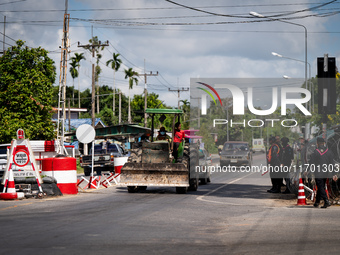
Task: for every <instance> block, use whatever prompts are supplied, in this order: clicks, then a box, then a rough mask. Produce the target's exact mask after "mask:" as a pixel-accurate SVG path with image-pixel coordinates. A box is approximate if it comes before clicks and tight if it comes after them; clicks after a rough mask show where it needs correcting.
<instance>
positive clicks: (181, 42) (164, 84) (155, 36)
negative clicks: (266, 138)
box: [0, 0, 340, 106]
mask: <svg viewBox="0 0 340 255" xmlns="http://www.w3.org/2000/svg"><path fill="white" fill-rule="evenodd" d="M252 11H253V12H257V13H260V14H262V15H264V16H267V17H270V18H258V17H254V16H252V15H250V14H249V13H250V12H252ZM339 12H340V2H338V1H336V0H333V1H331V0H299V1H296V0H295V1H293V0H277V1H272V0H257V1H250V0H242V1H235V0H234V1H232V0H214V1H203V0H196V1H193V0H175V1H165V0H115V1H113V0H101V1H93V0H78V1H76V0H69V1H68V13H69V14H70V31H69V39H70V53H69V57H72V56H73V55H74V53H76V52H78V53H82V52H83V53H85V56H86V61H83V62H82V63H81V67H80V76H79V79H80V80H79V81H80V90H81V91H83V90H85V89H88V88H89V89H91V61H92V60H91V54H90V53H89V52H88V51H86V50H85V49H84V48H80V47H78V42H80V44H87V43H88V41H89V39H90V38H91V36H92V35H93V36H98V38H99V40H101V41H102V42H104V41H106V40H108V41H109V46H108V47H106V48H105V49H104V51H103V52H102V54H103V57H102V59H101V63H100V65H101V68H102V74H101V76H100V79H99V83H100V85H109V86H111V87H113V71H112V69H110V68H109V67H106V66H105V62H106V61H107V60H109V59H111V58H112V53H114V52H115V53H119V54H120V57H121V59H122V61H123V65H122V67H121V69H120V70H119V71H118V73H117V74H116V87H117V88H119V89H120V90H121V91H123V93H125V94H128V81H127V80H126V79H124V69H126V68H130V67H132V68H133V69H134V70H135V71H137V72H139V73H144V72H145V71H146V72H147V73H149V72H150V71H152V72H153V73H155V72H157V71H158V74H159V75H158V76H155V77H148V81H147V83H148V84H147V88H148V91H149V93H150V92H154V93H157V94H159V95H160V97H159V98H160V100H162V101H163V102H164V103H166V104H167V105H170V106H177V103H178V93H177V92H176V91H169V89H170V90H177V89H181V88H188V87H190V78H282V77H283V75H286V76H289V77H292V78H302V81H303V78H304V76H305V65H304V63H303V61H304V59H305V30H304V29H303V27H302V26H301V25H303V26H305V27H306V29H307V57H308V62H309V63H310V65H311V75H312V76H315V75H316V62H317V57H323V55H324V54H325V53H327V54H329V56H330V57H336V58H337V59H339V57H340V49H339V45H340V29H339V28H338V24H340V16H339V15H340V14H339ZM64 13H65V1H61V0H43V1H42V0H0V14H1V16H0V20H3V19H4V16H6V24H5V35H6V36H5V47H9V46H11V45H14V44H15V40H18V39H21V40H24V41H26V45H27V46H29V47H39V46H41V47H43V48H45V49H47V50H48V51H49V52H50V54H49V56H50V57H51V58H53V59H54V61H55V64H56V67H57V71H58V77H57V79H56V83H55V85H58V82H59V68H60V60H61V54H60V48H59V46H60V45H61V38H62V35H63V32H62V27H63V17H64ZM275 17H276V19H281V21H277V20H276V21H273V20H272V19H273V18H275ZM282 20H284V21H287V22H291V23H295V24H287V23H284V22H282ZM3 24H4V23H3V22H2V23H1V24H0V32H1V34H0V47H1V46H2V45H1V44H2V43H3V41H4V39H3V38H2V36H3V33H4V28H3ZM272 52H276V53H279V54H281V55H283V56H284V57H288V58H293V59H296V60H300V61H296V60H291V59H286V58H279V57H277V56H273V55H272V54H271V53H272ZM301 61H302V62H301ZM67 85H68V86H72V78H71V76H70V75H69V74H68V77H67ZM75 86H76V88H77V86H78V80H77V79H76V80H75ZM143 90H144V79H143V78H142V77H141V78H140V79H139V84H138V86H134V88H133V89H132V90H131V95H134V94H142V93H143ZM180 99H181V100H184V99H186V100H190V92H189V91H184V92H181V93H180Z"/></svg>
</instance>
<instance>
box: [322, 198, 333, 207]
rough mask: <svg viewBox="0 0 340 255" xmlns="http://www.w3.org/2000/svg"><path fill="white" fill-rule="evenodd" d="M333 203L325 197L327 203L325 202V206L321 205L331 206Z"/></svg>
mask: <svg viewBox="0 0 340 255" xmlns="http://www.w3.org/2000/svg"><path fill="white" fill-rule="evenodd" d="M331 205H332V204H331V202H329V200H328V199H325V203H324V204H323V206H321V208H327V207H330V206H331Z"/></svg>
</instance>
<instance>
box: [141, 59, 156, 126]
mask: <svg viewBox="0 0 340 255" xmlns="http://www.w3.org/2000/svg"><path fill="white" fill-rule="evenodd" d="M138 76H144V127H146V126H147V114H146V108H147V107H148V104H147V103H148V90H147V77H148V76H158V71H157V72H156V73H152V72H150V73H146V72H145V60H144V73H143V74H138Z"/></svg>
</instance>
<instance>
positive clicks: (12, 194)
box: [0, 169, 24, 200]
mask: <svg viewBox="0 0 340 255" xmlns="http://www.w3.org/2000/svg"><path fill="white" fill-rule="evenodd" d="M5 185H6V184H5ZM22 198H24V193H23V192H18V193H17V192H16V190H15V183H14V177H13V172H12V169H10V170H9V171H8V181H7V190H6V192H4V193H1V194H0V199H2V200H13V199H22Z"/></svg>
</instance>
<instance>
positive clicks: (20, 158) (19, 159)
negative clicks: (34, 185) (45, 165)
mask: <svg viewBox="0 0 340 255" xmlns="http://www.w3.org/2000/svg"><path fill="white" fill-rule="evenodd" d="M29 159H30V157H29V155H28V153H27V151H24V150H18V151H16V152H15V154H14V156H13V161H14V164H16V165H17V166H20V167H23V166H26V165H27V164H28V162H29Z"/></svg>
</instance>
